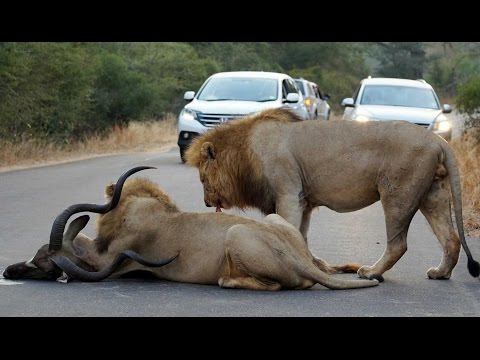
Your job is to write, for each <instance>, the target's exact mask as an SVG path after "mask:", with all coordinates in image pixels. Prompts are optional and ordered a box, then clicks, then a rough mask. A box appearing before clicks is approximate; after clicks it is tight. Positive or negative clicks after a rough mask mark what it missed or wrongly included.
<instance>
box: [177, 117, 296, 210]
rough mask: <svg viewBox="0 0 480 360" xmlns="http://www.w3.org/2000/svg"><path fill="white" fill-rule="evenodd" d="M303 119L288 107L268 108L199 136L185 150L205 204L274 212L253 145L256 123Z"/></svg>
mask: <svg viewBox="0 0 480 360" xmlns="http://www.w3.org/2000/svg"><path fill="white" fill-rule="evenodd" d="M266 121H275V122H296V121H302V119H301V118H300V117H298V116H297V115H296V114H295V113H293V112H292V111H289V110H285V109H269V110H265V111H262V112H260V113H257V114H254V115H250V116H247V117H245V118H243V119H239V120H235V121H231V122H228V123H225V124H222V125H219V126H217V127H216V128H215V129H213V130H211V131H209V132H207V133H205V134H203V135H200V136H198V137H196V138H195V139H194V140H193V141H192V143H191V144H190V146H189V148H188V149H187V151H186V153H185V158H186V162H187V164H188V165H192V166H195V167H197V168H198V171H199V174H200V180H201V182H202V184H203V190H204V200H205V205H207V206H209V207H211V206H213V207H216V208H217V211H218V210H219V209H220V208H224V209H229V208H230V207H232V206H236V207H239V208H241V209H245V208H248V207H258V208H260V209H261V211H262V212H263V213H265V214H270V213H273V212H275V202H274V198H273V193H272V192H271V191H270V185H269V184H268V182H267V180H266V178H265V176H264V174H263V168H262V165H261V163H260V160H259V159H258V156H256V155H255V154H254V153H253V151H252V150H251V149H250V144H249V137H250V133H251V132H252V130H253V129H254V128H255V126H256V125H258V124H260V123H263V122H266Z"/></svg>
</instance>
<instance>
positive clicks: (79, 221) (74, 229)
mask: <svg viewBox="0 0 480 360" xmlns="http://www.w3.org/2000/svg"><path fill="white" fill-rule="evenodd" d="M88 220H90V216H88V215H82V216H79V217H78V218H76V219H75V220H73V221H72V222H71V223H70V225H68V228H67V231H65V233H64V234H63V246H65V247H67V248H70V247H71V246H72V241H73V239H75V237H76V236H77V235H78V233H79V232H80V231H81V230H82V229H83V228H84V227H85V226H86V225H87V223H88Z"/></svg>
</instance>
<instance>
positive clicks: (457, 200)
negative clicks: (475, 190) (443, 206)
mask: <svg viewBox="0 0 480 360" xmlns="http://www.w3.org/2000/svg"><path fill="white" fill-rule="evenodd" d="M442 148H443V153H444V155H445V167H446V168H447V171H448V174H449V177H450V187H451V191H452V199H453V211H454V213H455V221H456V223H457V230H458V236H459V237H460V242H461V243H462V247H463V250H464V251H465V254H467V258H468V265H467V266H468V271H469V272H470V275H472V276H473V277H478V276H479V275H480V264H479V263H478V262H477V261H475V260H474V259H473V257H472V253H471V252H470V249H469V248H468V245H467V242H466V241H465V233H464V230H463V214H462V189H461V185H460V172H459V171H458V166H457V160H456V158H455V155H454V154H453V151H452V150H451V149H450V147H449V146H448V145H447V143H446V142H442Z"/></svg>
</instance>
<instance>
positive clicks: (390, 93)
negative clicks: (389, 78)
mask: <svg viewBox="0 0 480 360" xmlns="http://www.w3.org/2000/svg"><path fill="white" fill-rule="evenodd" d="M360 104H362V105H388V106H405V107H418V108H426V109H439V104H438V102H437V99H436V98H435V95H434V93H433V91H432V90H431V89H425V88H418V87H409V86H388V85H366V86H365V87H364V89H363V94H362V98H361V100H360Z"/></svg>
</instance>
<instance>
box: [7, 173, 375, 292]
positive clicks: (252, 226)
mask: <svg viewBox="0 0 480 360" xmlns="http://www.w3.org/2000/svg"><path fill="white" fill-rule="evenodd" d="M143 168H145V167H142V168H135V169H132V170H130V171H129V172H127V173H126V175H124V176H122V177H121V178H120V179H119V181H118V182H117V184H116V185H114V184H112V185H109V186H107V187H106V197H107V199H109V203H108V204H106V205H93V204H75V205H72V206H70V207H69V208H67V209H66V210H65V211H64V212H63V213H61V214H60V215H59V216H58V217H57V219H56V220H55V222H54V224H53V226H52V234H51V237H50V240H51V241H50V244H49V245H45V246H43V247H42V248H41V249H40V250H39V251H38V252H37V254H36V255H35V257H33V258H32V260H30V261H27V262H22V263H18V264H14V265H10V266H9V267H8V268H7V269H6V270H5V272H4V274H3V275H4V277H5V278H8V279H19V278H36V279H39V278H47V279H58V278H59V277H60V278H65V274H63V275H62V271H63V272H65V273H66V275H69V276H73V277H76V278H78V279H80V280H85V281H99V280H102V279H103V278H105V277H107V276H112V277H118V276H121V275H123V274H126V273H128V272H132V271H135V270H145V271H149V272H151V273H152V274H153V275H155V276H157V277H158V278H161V279H165V280H171V281H179V282H188V283H197V284H218V285H220V286H221V287H225V288H245V289H255V290H279V289H306V288H310V287H312V286H313V285H314V284H316V283H319V284H322V285H324V286H326V287H328V288H330V289H351V288H363V287H371V286H375V285H377V284H378V281H376V280H374V281H371V280H346V279H341V278H338V277H335V276H333V275H330V274H327V272H328V273H334V272H351V270H353V271H356V270H357V269H358V265H354V264H347V265H344V266H330V265H328V264H326V263H325V262H321V263H320V264H318V263H314V261H313V256H312V254H311V253H310V251H309V250H308V248H307V245H306V244H305V242H304V241H303V237H302V235H301V233H300V232H299V231H298V230H297V229H295V227H293V226H292V225H290V224H289V223H287V222H286V221H285V220H284V219H282V218H281V217H280V216H278V215H274V214H272V215H269V216H267V217H266V218H265V221H264V222H260V221H256V220H252V219H247V218H242V217H239V216H233V215H227V214H214V213H208V214H206V213H203V214H202V213H185V212H181V211H179V210H178V208H177V207H176V206H175V204H174V203H173V202H172V201H171V200H170V198H169V197H168V196H167V195H166V194H165V193H163V192H162V190H160V188H159V187H158V186H157V185H156V184H154V183H153V182H151V181H149V180H147V179H142V178H135V179H132V180H128V181H127V182H126V183H125V185H123V183H124V182H125V180H126V177H127V176H128V175H131V174H133V173H134V172H136V171H138V169H140V170H141V169H143ZM122 188H123V191H122ZM82 211H93V212H97V213H100V214H101V215H99V217H98V219H97V237H96V239H94V240H92V239H90V238H89V237H87V236H86V235H84V234H82V233H79V231H80V230H81V229H82V228H83V227H84V226H85V225H86V224H87V221H88V217H87V216H82V217H80V218H77V219H76V220H74V221H72V223H71V224H70V226H69V228H68V229H67V231H66V232H65V233H64V234H63V229H64V228H65V225H66V222H67V221H68V218H69V217H70V216H72V215H73V214H75V213H78V212H82ZM127 258H130V259H132V260H134V261H128V263H126V262H124V261H123V260H125V259H127ZM147 258H149V259H166V260H161V261H149V260H146V259H147ZM317 264H318V265H317ZM152 266H154V267H152Z"/></svg>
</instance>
